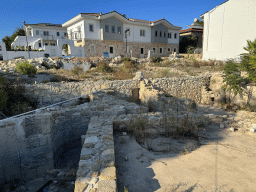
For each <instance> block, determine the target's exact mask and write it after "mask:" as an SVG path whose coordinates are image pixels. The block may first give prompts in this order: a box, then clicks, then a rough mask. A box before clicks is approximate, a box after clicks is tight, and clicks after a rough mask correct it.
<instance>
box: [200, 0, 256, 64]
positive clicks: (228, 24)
mask: <svg viewBox="0 0 256 192" xmlns="http://www.w3.org/2000/svg"><path fill="white" fill-rule="evenodd" d="M255 12H256V1H255V0H229V1H227V2H225V3H223V4H221V5H219V6H217V7H215V8H214V9H213V10H211V11H209V12H207V13H205V14H203V15H202V16H201V18H202V19H203V20H204V35H203V59H204V60H208V59H216V60H227V59H238V58H240V54H242V53H245V52H246V51H245V50H244V49H243V47H245V46H247V41H246V40H251V41H253V40H254V39H255V38H256V14H255Z"/></svg>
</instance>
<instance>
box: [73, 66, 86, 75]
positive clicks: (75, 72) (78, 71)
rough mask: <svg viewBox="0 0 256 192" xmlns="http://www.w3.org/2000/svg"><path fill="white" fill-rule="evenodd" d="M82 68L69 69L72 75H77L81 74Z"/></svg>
mask: <svg viewBox="0 0 256 192" xmlns="http://www.w3.org/2000/svg"><path fill="white" fill-rule="evenodd" d="M83 71H84V70H83V68H82V67H78V66H75V67H74V68H73V69H71V72H72V73H73V74H74V75H79V74H81V73H82V72H83Z"/></svg>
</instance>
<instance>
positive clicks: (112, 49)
mask: <svg viewBox="0 0 256 192" xmlns="http://www.w3.org/2000/svg"><path fill="white" fill-rule="evenodd" d="M109 57H111V58H114V57H115V53H114V46H109Z"/></svg>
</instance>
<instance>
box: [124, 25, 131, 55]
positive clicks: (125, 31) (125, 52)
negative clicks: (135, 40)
mask: <svg viewBox="0 0 256 192" xmlns="http://www.w3.org/2000/svg"><path fill="white" fill-rule="evenodd" d="M128 31H130V29H126V30H125V32H124V33H125V39H126V41H125V56H126V57H127V32H128Z"/></svg>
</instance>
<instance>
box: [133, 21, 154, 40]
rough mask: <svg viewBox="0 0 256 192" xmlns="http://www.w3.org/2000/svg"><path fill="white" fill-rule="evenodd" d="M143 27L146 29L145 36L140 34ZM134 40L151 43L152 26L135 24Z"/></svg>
mask: <svg viewBox="0 0 256 192" xmlns="http://www.w3.org/2000/svg"><path fill="white" fill-rule="evenodd" d="M141 29H142V30H145V37H144V36H140V30H141ZM133 42H143V43H150V42H151V27H148V26H140V25H134V27H133Z"/></svg>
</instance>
